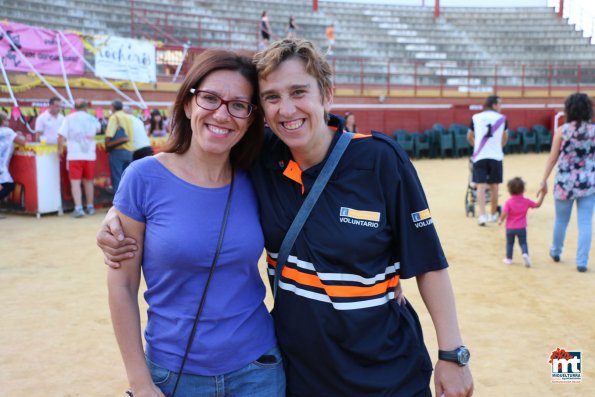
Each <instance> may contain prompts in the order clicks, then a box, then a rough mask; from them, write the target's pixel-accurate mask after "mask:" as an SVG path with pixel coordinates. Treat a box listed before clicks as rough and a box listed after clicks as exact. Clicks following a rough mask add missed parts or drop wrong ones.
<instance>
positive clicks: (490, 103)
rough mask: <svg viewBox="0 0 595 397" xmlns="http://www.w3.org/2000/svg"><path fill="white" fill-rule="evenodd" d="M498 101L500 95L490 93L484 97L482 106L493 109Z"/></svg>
mask: <svg viewBox="0 0 595 397" xmlns="http://www.w3.org/2000/svg"><path fill="white" fill-rule="evenodd" d="M498 102H500V97H499V96H498V95H490V96H489V97H487V98H486V101H485V102H484V104H483V106H484V107H485V108H486V109H494V106H495V105H497V104H498Z"/></svg>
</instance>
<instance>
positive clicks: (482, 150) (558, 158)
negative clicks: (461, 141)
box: [467, 92, 595, 273]
mask: <svg viewBox="0 0 595 397" xmlns="http://www.w3.org/2000/svg"><path fill="white" fill-rule="evenodd" d="M501 105H502V99H501V98H500V97H498V96H489V97H488V98H487V99H486V101H485V104H484V111H483V112H481V113H478V114H475V115H473V118H472V121H471V124H470V127H469V131H468V134H467V138H468V140H469V143H470V144H471V145H472V146H473V155H472V161H473V177H472V181H473V183H474V184H475V188H476V197H477V204H478V207H479V218H478V223H479V225H480V226H485V225H486V224H487V223H489V222H498V223H499V224H502V223H503V222H504V221H506V256H505V257H504V259H503V262H504V263H505V264H507V265H510V264H512V254H513V246H514V241H515V238H518V241H519V245H520V247H521V253H522V259H523V262H524V264H525V266H526V267H528V268H529V267H531V266H532V261H531V259H530V257H529V249H528V246H527V212H528V210H529V209H530V208H539V207H540V206H541V204H542V203H543V200H544V198H545V195H546V194H547V193H548V183H547V181H548V178H549V176H550V174H551V173H552V171H553V170H554V168H556V176H555V179H554V192H553V194H554V203H555V216H554V230H553V237H552V244H551V248H550V252H549V255H550V256H551V258H552V259H553V261H554V262H559V261H560V255H561V254H562V249H563V247H564V240H565V237H566V229H567V227H568V224H569V222H570V215H571V213H572V208H573V206H574V204H575V203H576V207H577V224H578V246H577V252H576V257H575V263H576V268H577V270H578V271H579V272H581V273H584V272H586V271H587V266H588V262H589V256H590V251H591V245H592V240H593V213H594V211H595V124H593V122H592V119H593V103H592V100H591V98H590V97H589V96H588V95H587V94H585V93H580V92H578V93H575V94H572V95H570V96H569V97H568V98H566V101H565V102H564V116H565V123H564V124H562V125H561V126H559V127H558V128H557V129H556V131H554V133H553V139H552V144H551V149H550V155H549V156H548V159H547V163H546V167H545V171H544V174H543V179H542V180H541V182H540V183H539V190H538V192H537V198H538V201H537V202H535V201H533V200H531V199H529V198H526V197H524V196H523V193H524V191H525V182H524V180H523V179H522V177H515V178H513V179H511V180H509V181H508V191H509V193H510V195H511V197H510V198H509V199H508V200H507V201H506V203H505V205H504V208H503V209H502V210H501V211H500V206H499V205H498V186H499V184H501V183H502V175H503V165H502V162H503V159H504V153H503V151H502V148H503V147H504V145H505V144H506V142H507V139H508V122H507V120H506V117H505V116H503V115H502V114H501ZM486 192H489V194H487V193H486ZM486 197H489V198H490V204H491V208H490V209H491V213H490V214H487V213H486V208H485V200H486ZM499 211H500V212H501V213H500V214H499V213H498V212H499Z"/></svg>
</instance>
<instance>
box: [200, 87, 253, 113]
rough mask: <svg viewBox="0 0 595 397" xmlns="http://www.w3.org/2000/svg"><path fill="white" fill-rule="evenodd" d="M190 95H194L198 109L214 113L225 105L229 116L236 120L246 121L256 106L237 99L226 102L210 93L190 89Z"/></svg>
mask: <svg viewBox="0 0 595 397" xmlns="http://www.w3.org/2000/svg"><path fill="white" fill-rule="evenodd" d="M190 93H191V94H194V99H195V100H196V104H197V105H198V106H199V107H201V108H203V109H205V110H211V111H214V110H217V109H219V108H220V107H221V105H225V106H226V107H227V111H228V112H229V114H231V115H232V116H233V117H236V118H238V119H247V118H248V117H250V115H251V114H252V112H253V111H254V110H256V106H255V105H253V104H251V103H250V102H246V101H240V100H237V99H234V100H231V101H226V100H225V99H222V98H220V97H219V96H217V95H215V94H213V93H212V92H208V91H201V90H197V89H195V88H191V89H190Z"/></svg>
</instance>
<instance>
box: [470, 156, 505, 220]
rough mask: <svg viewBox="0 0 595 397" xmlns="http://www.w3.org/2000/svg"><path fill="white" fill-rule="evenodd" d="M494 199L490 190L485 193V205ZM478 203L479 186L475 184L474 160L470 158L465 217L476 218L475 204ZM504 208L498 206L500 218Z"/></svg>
mask: <svg viewBox="0 0 595 397" xmlns="http://www.w3.org/2000/svg"><path fill="white" fill-rule="evenodd" d="M491 199H492V194H491V192H490V189H486V191H485V203H486V205H488V203H489V202H490V200H491ZM476 202H477V186H475V182H473V158H472V157H470V158H469V177H468V179H467V191H466V192H465V215H466V216H467V217H469V216H472V217H475V203H476ZM501 211H502V208H501V207H500V206H498V216H500V214H501Z"/></svg>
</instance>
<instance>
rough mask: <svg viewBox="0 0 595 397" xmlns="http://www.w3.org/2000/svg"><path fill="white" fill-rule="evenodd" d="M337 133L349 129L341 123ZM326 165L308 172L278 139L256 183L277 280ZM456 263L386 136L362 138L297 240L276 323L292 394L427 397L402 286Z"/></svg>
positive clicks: (413, 320)
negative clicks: (293, 227) (290, 233)
mask: <svg viewBox="0 0 595 397" xmlns="http://www.w3.org/2000/svg"><path fill="white" fill-rule="evenodd" d="M330 125H331V126H334V127H336V128H337V133H336V134H335V137H334V140H333V143H332V146H334V144H335V143H336V141H337V139H338V137H339V135H340V133H341V132H342V125H340V121H339V119H337V118H336V117H334V116H332V118H331V122H330ZM325 162H326V159H325V160H324V161H323V162H322V163H320V164H318V165H316V166H313V167H311V168H309V169H307V170H304V171H302V170H300V169H299V166H298V165H297V163H295V162H294V161H293V160H292V157H291V153H290V151H289V149H288V148H287V146H285V144H283V143H282V142H281V141H280V140H279V139H278V138H276V137H275V136H274V135H273V134H272V133H270V132H269V133H268V134H267V142H266V144H265V148H264V153H263V155H262V156H261V159H260V161H259V163H258V164H257V166H256V167H254V169H253V172H252V176H253V181H254V185H255V189H256V192H257V195H258V197H259V201H260V205H261V222H262V228H263V232H264V236H265V248H266V250H267V262H268V264H269V276H270V277H271V278H272V276H273V275H274V268H275V266H276V261H275V260H276V258H277V253H278V252H279V248H280V246H281V243H282V241H283V238H284V236H285V233H286V232H287V230H288V229H289V226H290V224H291V222H292V220H293V218H294V217H295V215H296V214H297V212H298V210H299V208H300V206H301V204H302V202H303V200H304V198H305V196H306V195H307V194H308V192H309V191H310V189H311V187H312V185H313V183H314V180H315V179H316V177H317V176H318V174H319V172H320V171H321V169H322V167H323V165H324V163H325ZM447 266H448V265H447V262H446V259H445V256H444V253H443V251H442V247H441V245H440V242H439V240H438V236H437V234H436V230H435V228H434V225H433V222H432V217H431V213H430V211H429V209H428V204H427V201H426V198H425V195H424V192H423V190H422V187H421V184H420V182H419V179H418V177H417V174H416V172H415V170H414V168H413V165H412V164H411V161H410V160H409V158H408V156H407V154H406V153H405V152H404V151H403V150H402V149H401V148H400V147H399V146H398V145H397V144H396V143H395V142H394V140H392V139H390V138H389V137H387V136H386V135H384V134H381V133H373V134H372V135H371V136H367V135H356V137H355V138H354V139H353V140H352V141H351V142H350V143H349V146H348V148H347V150H346V151H345V154H344V155H343V157H342V158H341V160H340V162H339V164H338V165H337V168H336V169H335V171H334V173H333V175H332V176H331V178H330V180H329V182H328V184H327V186H326V188H325V191H324V192H323V193H322V195H321V196H320V198H319V199H318V201H317V203H316V205H315V207H314V209H313V210H312V213H311V214H310V217H309V218H308V220H307V221H306V223H305V225H304V227H303V229H302V231H301V233H300V235H299V236H298V238H297V240H296V242H295V244H294V246H293V248H292V250H291V253H290V256H289V258H288V261H287V263H286V264H285V267H284V269H283V274H282V275H281V279H280V282H279V290H278V292H277V300H276V302H275V308H274V311H273V316H274V318H275V325H276V331H277V337H278V340H279V343H280V346H281V348H282V350H283V353H284V354H285V357H286V375H287V391H288V396H308V397H323V396H325V397H326V396H329V397H330V396H344V397H345V396H364V395H365V396H406V397H407V396H430V395H431V393H430V389H429V381H430V376H431V371H432V364H431V361H430V358H429V355H428V353H427V350H426V348H425V345H424V342H423V336H422V331H421V326H420V324H419V320H418V318H417V315H416V313H415V311H414V310H413V308H412V307H411V306H410V305H407V306H402V307H401V306H399V305H398V304H397V303H396V301H395V300H394V287H395V286H396V285H397V283H398V282H399V279H400V278H410V277H414V276H417V275H419V274H422V273H425V272H429V271H433V270H439V269H443V268H446V267H447Z"/></svg>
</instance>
